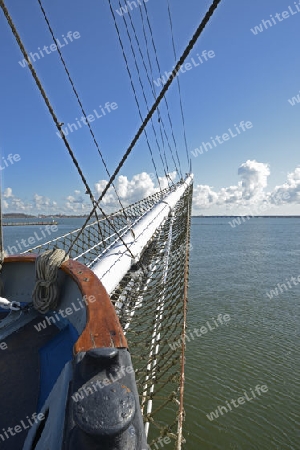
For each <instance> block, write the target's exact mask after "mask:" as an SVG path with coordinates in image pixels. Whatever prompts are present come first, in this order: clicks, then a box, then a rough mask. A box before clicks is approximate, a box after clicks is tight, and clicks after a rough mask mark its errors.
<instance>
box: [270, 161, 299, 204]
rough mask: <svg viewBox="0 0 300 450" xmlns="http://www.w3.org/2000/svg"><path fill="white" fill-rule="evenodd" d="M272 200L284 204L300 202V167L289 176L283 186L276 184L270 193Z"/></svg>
mask: <svg viewBox="0 0 300 450" xmlns="http://www.w3.org/2000/svg"><path fill="white" fill-rule="evenodd" d="M270 201H272V202H273V203H278V201H280V202H281V203H283V204H288V203H300V167H297V168H296V169H295V170H294V172H291V173H289V174H288V176H287V181H286V183H284V184H283V185H281V186H276V187H275V189H274V191H273V192H272V193H271V195H270Z"/></svg>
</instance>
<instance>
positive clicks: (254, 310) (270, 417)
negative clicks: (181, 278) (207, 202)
mask: <svg viewBox="0 0 300 450" xmlns="http://www.w3.org/2000/svg"><path fill="white" fill-rule="evenodd" d="M59 222H60V223H59V226H58V228H59V229H58V231H57V232H54V233H51V236H49V235H48V234H46V238H44V239H41V240H40V241H37V237H36V235H37V236H38V237H39V238H41V237H42V236H43V233H42V230H43V231H44V233H47V232H46V231H45V227H43V226H38V227H30V226H28V227H25V228H23V227H22V228H21V227H4V240H5V247H6V248H7V247H8V245H10V246H12V245H17V242H16V241H17V240H18V242H20V239H22V238H23V239H27V240H28V238H29V237H35V238H36V241H37V244H39V243H42V242H46V241H47V240H49V239H50V238H55V237H58V236H59V235H61V234H65V233H67V232H68V231H70V230H72V229H74V228H77V227H79V226H80V225H81V224H82V223H83V221H82V220H81V219H63V220H60V221H59ZM34 232H36V235H35V234H34ZM26 243H27V241H26ZM20 245H22V244H20ZM192 246H193V249H192V251H191V264H190V290H189V315H188V319H189V321H188V324H189V330H190V337H191V340H190V342H188V344H187V365H186V394H185V410H186V421H185V432H184V435H185V438H186V440H187V443H186V444H185V446H184V449H185V450H198V449H203V450H217V449H220V450H231V449H233V450H234V449H236V450H252V449H253V450H254V449H255V450H256V449H257V450H273V449H274V450H277V449H278V450H287V449H289V450H300V431H299V430H300V404H299V398H300V381H299V380H300V375H299V369H300V356H299V296H300V284H299V286H295V285H293V283H292V282H291V277H295V279H296V280H297V277H298V276H299V275H300V263H299V261H300V220H297V219H284V218H283V219H251V220H249V221H248V222H246V223H243V224H241V225H240V226H237V227H236V228H231V226H230V225H229V224H228V220H226V219H205V218H193V220H192ZM23 247H24V245H23ZM24 249H25V248H24ZM287 282H289V283H290V286H291V288H290V287H289V286H288V284H287ZM278 283H280V284H283V283H285V284H286V288H284V286H282V287H281V290H283V291H284V292H282V293H281V292H280V290H278V295H277V296H276V295H275V296H273V298H272V299H270V298H269V297H268V296H267V295H266V293H267V292H269V291H270V290H271V289H275V287H276V285H277V284H278ZM219 314H222V315H224V314H229V316H230V321H229V322H227V325H225V324H224V325H221V324H220V323H219V322H217V324H219V326H218V327H216V325H215V323H214V321H213V318H214V319H215V320H216V319H217V317H218V315H219ZM207 322H209V325H210V328H211V330H210V329H209V328H208V325H207ZM203 326H204V327H206V330H207V332H206V334H202V331H204V330H205V329H203V328H202V331H201V335H200V336H199V337H198V336H197V334H196V333H195V332H194V331H193V330H194V329H195V328H196V329H197V330H198V329H200V328H201V327H203ZM198 335H199V331H198ZM193 338H194V340H193ZM257 385H260V386H263V385H266V386H267V389H268V391H267V392H265V393H262V392H261V391H260V392H261V395H260V396H259V395H258V394H257V395H256V397H257V398H254V396H253V395H252V393H251V389H252V390H253V393H254V395H255V392H256V391H255V390H254V389H255V387H256V386H257ZM242 396H244V403H243V404H242V401H241V404H239V403H237V399H238V398H241V397H242ZM246 396H247V397H248V399H249V400H247V399H245V398H246ZM232 401H233V402H235V403H230V402H232ZM226 402H228V403H226ZM228 405H229V406H228ZM234 405H236V406H234ZM221 406H222V407H223V409H222V408H221V411H222V415H221V414H220V412H219V416H220V417H218V418H215V419H213V420H212V421H210V420H209V418H208V417H207V415H208V414H210V413H211V412H213V411H215V412H216V410H217V409H218V407H221ZM224 407H225V408H227V411H228V412H226V409H225V408H224ZM229 407H231V409H232V410H231V411H230V409H229ZM166 448H167V446H166Z"/></svg>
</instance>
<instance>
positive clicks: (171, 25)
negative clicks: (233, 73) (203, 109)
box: [167, 0, 191, 165]
mask: <svg viewBox="0 0 300 450" xmlns="http://www.w3.org/2000/svg"><path fill="white" fill-rule="evenodd" d="M167 3H168V15H169V22H170V29H171V37H172V47H173V53H174V59H175V61H176V60H177V54H176V49H175V41H174V33H173V22H172V15H171V9H170V2H169V0H167ZM176 78H177V85H178V92H179V103H180V112H181V120H182V125H183V138H184V145H185V150H186V156H187V162H188V165H189V163H190V159H191V158H190V157H189V151H188V145H187V138H186V130H185V120H184V114H183V104H182V95H181V86H180V78H179V77H176Z"/></svg>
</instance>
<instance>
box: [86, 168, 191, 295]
mask: <svg viewBox="0 0 300 450" xmlns="http://www.w3.org/2000/svg"><path fill="white" fill-rule="evenodd" d="M192 181H193V175H192V174H191V175H189V176H188V177H187V178H186V180H185V181H184V182H183V183H182V184H181V185H180V186H179V187H178V188H177V189H176V191H174V192H171V193H170V194H167V195H166V196H165V197H164V198H163V199H162V200H161V201H160V202H159V203H158V204H157V205H155V206H154V208H153V209H152V210H151V211H149V212H148V213H147V214H146V215H145V216H144V217H143V219H141V220H140V221H139V222H138V223H137V224H136V225H135V226H134V227H133V228H132V231H133V232H134V236H135V239H134V238H133V235H132V233H131V231H129V232H128V233H126V234H125V236H124V237H123V240H124V242H125V243H126V245H127V246H128V248H129V249H130V251H131V253H132V254H133V255H134V257H135V259H136V260H137V261H138V260H139V259H140V255H141V253H142V251H143V249H144V248H145V247H146V246H147V244H148V242H149V241H150V239H151V238H152V236H153V234H154V233H155V231H156V230H157V229H158V228H159V227H160V226H161V224H162V223H163V221H164V220H165V219H166V218H167V217H168V216H169V214H170V212H171V211H172V210H173V208H174V207H175V205H176V204H177V202H178V201H179V200H180V198H181V197H182V196H183V194H184V193H185V191H186V190H187V189H188V188H189V186H190V185H191V183H192ZM132 263H133V261H132V256H131V254H130V253H129V252H128V250H127V248H126V247H125V245H124V244H123V243H122V242H121V241H118V242H117V243H116V244H115V245H114V246H113V247H112V248H111V249H110V250H109V251H108V252H107V253H105V255H104V256H103V257H102V258H101V259H100V260H99V261H98V262H97V263H96V264H95V265H94V266H93V267H91V269H92V271H93V272H94V273H95V275H96V276H97V277H98V278H99V280H100V281H101V283H102V284H103V286H104V287H105V289H106V291H107V293H108V294H109V295H110V294H111V293H112V292H113V290H114V289H115V288H116V287H117V286H118V284H119V283H120V281H121V280H122V278H123V277H124V276H125V275H126V273H127V272H128V271H129V270H130V268H131V265H132Z"/></svg>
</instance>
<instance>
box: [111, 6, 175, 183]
mask: <svg viewBox="0 0 300 450" xmlns="http://www.w3.org/2000/svg"><path fill="white" fill-rule="evenodd" d="M119 6H121V3H120V0H119ZM127 17H128V18H129V21H130V25H131V28H132V30H133V35H134V39H135V42H136V45H137V47H138V51H139V54H140V57H141V60H142V65H143V67H144V70H145V73H146V77H147V80H148V83H149V86H150V88H151V92H152V95H153V98H154V100H156V94H155V90H154V87H153V83H152V82H151V80H150V78H149V74H148V70H147V66H146V63H145V59H144V55H143V52H142V49H141V45H140V42H139V39H138V36H137V32H136V28H135V26H134V23H133V20H132V17H131V12H130V11H128V14H127V15H123V16H122V18H123V21H124V24H125V28H126V32H127V36H128V39H129V42H130V46H131V50H132V53H133V57H134V61H135V66H136V68H137V71H138V74H139V81H140V85H141V88H142V90H143V95H144V99H145V102H146V105H147V109H148V110H149V104H148V101H147V99H146V96H145V92H144V88H143V85H142V82H141V78H140V71H139V68H138V64H137V57H136V54H135V51H134V48H133V42H132V39H131V36H130V33H129V27H128V25H127ZM157 115H158V123H159V124H160V127H159V128H160V134H161V140H162V145H163V150H164V159H163V156H162V154H161V148H160V145H159V143H158V140H157V134H156V131H155V128H154V122H153V120H151V124H152V129H153V132H154V134H155V138H156V144H157V147H158V149H159V154H160V158H161V161H162V164H163V167H164V165H165V164H166V169H165V176H166V177H168V172H169V169H168V162H167V159H166V154H165V149H164V139H163V133H162V128H164V132H165V134H166V130H165V125H164V121H163V118H162V116H161V114H160V109H159V108H157Z"/></svg>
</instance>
